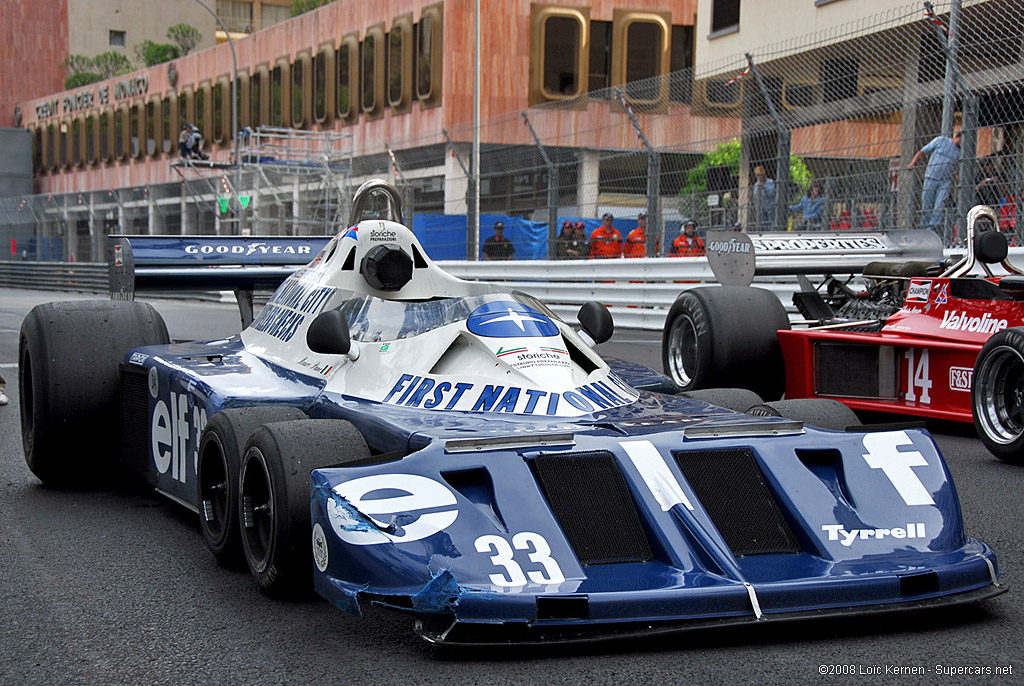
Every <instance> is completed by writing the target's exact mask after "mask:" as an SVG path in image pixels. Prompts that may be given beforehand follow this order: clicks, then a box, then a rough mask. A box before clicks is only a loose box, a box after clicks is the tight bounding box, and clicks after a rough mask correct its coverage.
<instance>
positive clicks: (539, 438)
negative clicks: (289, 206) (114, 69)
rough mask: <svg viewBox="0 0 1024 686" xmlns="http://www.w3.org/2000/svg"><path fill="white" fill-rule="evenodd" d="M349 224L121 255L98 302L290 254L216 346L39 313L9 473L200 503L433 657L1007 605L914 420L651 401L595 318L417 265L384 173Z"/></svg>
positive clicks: (251, 547) (227, 543)
mask: <svg viewBox="0 0 1024 686" xmlns="http://www.w3.org/2000/svg"><path fill="white" fill-rule="evenodd" d="M353 215H354V216H353V219H352V222H351V224H350V226H349V228H347V229H345V230H343V231H341V232H340V233H338V234H337V235H335V236H334V237H332V238H330V239H329V240H326V241H320V243H309V242H307V243H302V242H296V241H288V240H282V241H278V242H274V241H271V240H270V239H243V238H234V239H227V238H223V239H222V238H213V237H210V238H193V237H188V238H177V239H174V240H168V239H155V238H147V237H130V238H121V239H118V240H117V241H115V244H114V246H113V247H114V253H113V257H112V267H111V268H112V274H113V278H112V283H115V284H117V289H118V292H119V293H120V294H121V295H122V296H125V295H130V293H131V292H132V290H133V286H132V285H131V282H132V281H134V287H138V286H139V285H140V284H142V283H143V282H146V281H148V282H149V283H161V284H163V285H164V286H169V285H172V284H174V283H186V282H187V283H191V284H192V287H193V288H195V287H196V284H209V283H219V284H222V285H223V284H234V285H235V287H236V288H238V290H239V291H240V292H243V293H250V294H251V289H252V288H253V287H254V286H255V285H258V284H259V283H261V282H270V281H273V279H274V278H275V274H277V277H276V278H278V279H279V280H280V276H281V272H282V271H284V270H286V267H285V266H283V264H273V263H268V262H267V260H269V261H270V262H273V261H274V260H275V259H279V260H280V261H281V262H287V261H288V258H291V257H298V256H301V255H303V254H304V251H305V250H310V252H311V254H310V257H312V259H311V260H310V261H309V262H308V264H306V265H305V266H303V267H302V268H301V269H298V271H295V272H294V273H293V274H291V275H289V276H287V277H286V278H284V280H283V283H281V285H280V287H279V288H278V289H277V291H276V292H275V293H274V295H273V297H272V298H271V299H270V300H269V302H268V303H267V304H266V305H265V306H264V307H263V308H262V311H260V312H259V314H258V315H257V316H255V317H253V318H252V321H251V322H250V323H248V325H247V326H246V327H245V328H244V330H243V331H242V332H241V333H240V334H239V335H235V336H232V337H230V338H227V339H224V340H214V341H202V342H189V343H170V342H169V341H168V335H167V330H166V327H165V326H164V324H163V322H162V321H161V319H160V317H159V315H158V314H157V313H156V311H155V310H154V309H153V308H152V307H150V306H149V305H147V304H143V303H139V302H134V301H131V300H112V301H110V302H99V301H89V302H75V303H52V304H48V305H43V306H40V307H37V308H35V309H33V310H32V311H31V312H30V313H29V314H28V316H27V317H26V319H25V321H24V324H23V327H22V331H21V338H20V373H19V382H20V391H21V393H20V397H21V418H22V429H23V434H24V449H25V457H26V460H27V462H28V465H29V467H30V468H31V470H32V471H33V472H34V473H35V474H36V475H37V476H39V478H40V479H42V480H43V481H45V482H47V483H53V484H69V483H70V484H74V483H78V482H80V481H83V480H88V479H91V478H95V477H96V476H97V475H99V474H102V473H103V471H104V470H105V469H108V468H110V467H112V466H119V467H121V468H127V469H129V470H131V471H132V472H134V473H137V474H139V475H141V476H142V477H144V478H145V479H146V480H148V481H149V483H151V484H152V486H153V487H154V488H155V489H156V490H157V491H159V492H160V493H162V494H164V495H166V496H168V497H170V498H172V499H174V500H176V501H178V502H179V503H181V504H182V505H184V506H185V507H188V508H191V509H192V510H194V511H196V512H197V513H198V515H199V521H200V523H201V529H202V533H203V536H204V538H205V540H206V543H207V545H208V546H209V548H210V550H211V551H212V552H213V554H214V555H215V556H216V557H217V558H218V559H220V560H222V561H224V562H235V561H241V560H244V563H245V565H247V566H248V569H249V570H250V572H251V574H252V575H253V577H255V579H256V581H257V582H258V584H259V586H261V587H262V588H263V589H265V590H267V591H269V592H274V593H282V594H288V593H292V592H295V591H298V590H302V589H303V588H308V587H310V586H312V587H313V588H315V590H316V591H317V592H318V593H319V594H321V595H322V596H323V597H325V598H326V599H328V600H329V601H330V602H332V603H334V604H335V605H337V606H338V607H340V608H342V609H344V610H347V611H349V612H352V613H356V614H359V613H360V611H361V607H365V605H366V604H367V603H376V604H379V605H382V606H386V607H389V608H393V609H395V610H398V611H401V612H406V613H409V614H411V615H413V616H414V617H415V620H416V621H415V626H416V630H417V631H418V632H419V633H420V635H422V636H423V637H424V638H426V639H427V640H429V641H431V642H434V643H445V644H459V643H462V644H484V643H498V642H517V641H547V640H564V641H571V640H586V639H590V638H592V637H595V636H604V637H607V636H622V635H635V634H643V633H656V632H664V631H672V630H680V629H685V628H693V627H702V626H715V625H723V624H746V623H750V624H756V623H764V622H769V621H772V620H783V619H796V618H813V617H827V616H832V615H840V614H861V613H874V612H887V611H896V610H905V609H915V608H926V607H935V606H942V605H948V604H953V603H960V602H966V601H975V600H979V599H983V598H987V597H991V596H993V595H996V594H998V593H1001V592H1002V591H1004V590H1005V585H1003V584H1001V582H1000V581H999V577H1000V570H999V566H998V564H997V562H996V555H995V553H994V552H993V551H992V549H991V548H990V547H989V546H987V545H986V544H985V543H983V542H981V541H978V540H976V539H974V538H971V537H970V536H968V535H967V532H965V531H964V526H963V521H962V519H961V513H960V506H959V502H958V500H957V495H956V489H955V488H954V485H953V483H952V481H951V479H950V475H949V472H948V471H947V469H946V466H945V464H944V462H943V458H942V456H941V455H940V454H939V451H938V449H937V447H936V445H935V444H934V443H933V441H932V439H931V438H930V436H929V435H928V433H927V432H925V431H923V430H920V429H914V428H907V429H888V430H872V429H871V428H870V427H864V426H856V424H857V422H856V418H855V417H853V415H852V412H850V411H848V410H846V414H842V415H841V416H839V418H838V420H836V421H831V420H829V417H831V418H832V419H835V417H836V415H835V413H834V412H832V413H830V412H821V411H820V410H819V408H821V407H828V408H833V406H834V405H836V406H838V407H840V408H842V406H841V405H838V403H834V401H828V400H820V401H799V402H796V403H789V404H787V403H785V402H783V403H775V404H773V405H771V406H770V407H771V409H772V411H773V412H775V413H776V414H778V415H780V416H765V415H764V414H762V415H757V414H748V413H745V412H743V410H745V409H748V408H750V407H751V405H752V404H758V403H759V402H760V398H758V397H757V396H756V395H754V394H753V393H750V392H749V391H743V390H739V389H733V390H719V391H709V392H704V393H701V392H694V393H691V394H673V393H666V392H661V391H666V390H674V389H675V386H674V384H672V383H671V382H670V381H669V380H668V379H667V378H666V377H664V376H662V375H661V374H659V373H656V372H654V371H652V370H649V369H645V368H642V367H639V366H637V365H633V364H629V363H625V362H618V361H611V362H609V361H606V360H604V359H602V358H601V357H600V356H599V355H598V354H596V353H595V352H594V350H593V349H592V345H593V344H594V343H596V342H601V341H604V340H607V338H608V337H609V336H610V335H611V333H612V323H611V318H610V315H609V314H608V311H607V310H606V309H605V308H604V307H601V306H600V305H598V304H596V303H593V304H589V305H586V306H584V307H583V308H582V309H581V311H580V314H579V323H580V324H581V326H582V330H580V331H577V330H575V328H574V327H571V326H569V325H568V324H567V323H566V322H563V321H561V320H559V318H558V317H557V316H556V315H554V314H553V313H552V312H551V311H550V310H549V309H548V308H547V307H546V306H545V305H544V304H543V303H541V302H538V301H537V300H536V299H534V298H532V297H530V296H528V295H526V294H523V293H520V292H515V291H509V290H506V289H504V288H501V287H498V286H495V285H492V284H488V283H476V282H467V281H462V280H459V279H456V278H454V277H451V276H449V275H448V274H446V273H444V272H443V271H441V270H440V269H439V268H438V267H437V266H435V265H434V264H433V263H432V262H431V261H430V260H429V259H428V258H427V256H426V255H425V253H424V251H423V249H422V247H421V246H420V244H419V243H418V241H417V240H416V237H415V235H414V234H413V233H412V231H410V230H409V229H408V228H406V227H405V226H404V225H403V224H402V223H401V221H402V207H401V200H400V196H399V195H398V193H397V191H395V189H394V188H393V187H392V186H391V185H390V184H387V183H386V182H383V181H371V182H368V183H367V184H364V186H363V187H361V188H360V190H359V191H358V192H357V194H356V197H355V200H354V204H353ZM320 244H322V248H320V249H318V250H316V251H315V253H314V252H313V251H312V247H311V246H313V245H316V246H317V247H319V245H320ZM313 254H315V256H313ZM261 255H262V257H261ZM236 258H237V259H236ZM161 261H163V262H166V263H167V264H169V265H172V266H171V267H170V268H168V269H166V270H164V271H161V269H160V267H159V263H160V262H161ZM229 263H233V264H234V266H229ZM190 264H191V265H194V266H189V265H190ZM126 283H127V284H128V285H127V286H126V285H125V284H126ZM241 302H242V304H243V307H242V312H243V319H247V317H246V315H247V314H248V315H250V316H251V314H252V311H251V309H249V308H250V306H251V302H252V300H251V297H246V298H243V299H242V301H241ZM766 407H768V406H766ZM737 408H739V409H737ZM833 409H834V408H833ZM842 409H843V410H845V408H842ZM802 415H803V416H802ZM815 416H820V417H823V418H824V419H825V420H826V421H825V422H824V423H826V424H828V423H830V422H831V423H832V424H833V425H832V426H829V427H821V426H813V425H811V424H810V423H805V422H804V421H803V419H804V418H813V417H815ZM847 425H854V426H849V427H848V426H847Z"/></svg>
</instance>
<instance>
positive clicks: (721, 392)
mask: <svg viewBox="0 0 1024 686" xmlns="http://www.w3.org/2000/svg"><path fill="white" fill-rule="evenodd" d="M679 395H681V396H683V397H684V398H693V399H694V400H700V401H701V402H705V403H708V404H709V405H715V406H716V407H724V408H726V409H728V410H733V411H734V412H743V413H745V412H746V411H747V409H748V408H751V407H753V406H754V405H760V404H761V403H762V402H764V401H763V400H761V398H760V396H758V395H757V393H754V392H753V391H751V390H747V389H746V388H704V389H701V390H697V391H688V392H686V393H680V394H679Z"/></svg>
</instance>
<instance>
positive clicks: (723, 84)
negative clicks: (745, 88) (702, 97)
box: [704, 81, 742, 105]
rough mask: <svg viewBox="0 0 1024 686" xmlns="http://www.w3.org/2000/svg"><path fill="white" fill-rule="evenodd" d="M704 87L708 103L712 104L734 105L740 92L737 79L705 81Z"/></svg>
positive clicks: (738, 99)
mask: <svg viewBox="0 0 1024 686" xmlns="http://www.w3.org/2000/svg"><path fill="white" fill-rule="evenodd" d="M704 88H705V92H706V94H707V100H708V103H709V104H712V105H735V104H737V103H739V101H740V95H741V94H742V90H741V88H742V87H741V86H740V82H739V81H733V82H732V83H729V82H728V81H706V82H705V83H704Z"/></svg>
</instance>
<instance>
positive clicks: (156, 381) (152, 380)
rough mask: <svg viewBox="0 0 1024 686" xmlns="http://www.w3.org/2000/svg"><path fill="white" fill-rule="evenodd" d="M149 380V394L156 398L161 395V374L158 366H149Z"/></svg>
mask: <svg viewBox="0 0 1024 686" xmlns="http://www.w3.org/2000/svg"><path fill="white" fill-rule="evenodd" d="M147 382H148V383H149V394H150V395H151V396H153V397H154V398H158V397H160V374H159V372H157V370H156V367H150V368H149V376H148V377H147Z"/></svg>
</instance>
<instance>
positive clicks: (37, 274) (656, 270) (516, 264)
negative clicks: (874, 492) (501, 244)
mask: <svg viewBox="0 0 1024 686" xmlns="http://www.w3.org/2000/svg"><path fill="white" fill-rule="evenodd" d="M948 252H950V251H947V253H948ZM1009 254H1010V258H1011V260H1014V261H1015V262H1016V263H1018V264H1020V263H1024V248H1010V251H1009ZM437 264H438V265H439V266H440V267H441V268H442V269H444V270H445V271H447V272H448V273H450V274H452V275H453V276H457V277H459V278H462V279H472V280H480V281H489V282H493V283H499V284H501V285H504V286H507V287H509V288H514V289H517V290H521V291H524V292H526V293H529V294H530V295H533V296H535V297H537V298H539V299H540V300H541V301H543V302H545V303H547V304H548V305H549V306H550V307H551V309H552V310H553V311H554V312H555V313H556V314H558V315H559V316H560V317H562V318H563V319H564V320H565V321H568V322H573V321H575V319H576V313H577V311H578V310H579V308H580V306H581V305H583V304H584V303H586V302H588V301H591V300H596V301H597V302H600V303H602V304H604V305H607V306H608V307H609V309H610V310H611V313H612V316H613V318H614V320H615V324H616V326H618V327H621V328H627V329H646V330H650V331H660V330H661V329H662V328H663V327H664V324H665V317H666V316H667V315H668V308H669V307H671V306H672V303H673V302H674V301H675V299H676V296H678V295H679V293H681V292H682V291H684V290H686V289H688V288H695V287H697V286H706V285H711V284H715V283H717V282H716V280H715V277H714V274H712V272H711V268H710V267H709V266H708V262H707V260H706V259H705V258H703V257H682V258H642V259H617V260H580V261H548V260H536V261H533V260H531V261H510V262H465V261H458V262H438V263H437ZM754 285H756V286H758V287H760V288H764V289H767V290H770V291H772V292H773V293H775V295H776V296H778V298H779V300H780V301H781V302H782V303H783V305H785V306H786V308H787V310H789V311H790V312H791V314H792V313H795V308H794V307H793V306H792V297H793V293H794V292H796V291H797V290H798V289H799V286H798V284H797V280H796V277H795V276H790V277H787V276H766V277H757V278H756V279H755V281H754ZM0 287H3V288H33V289H43V290H58V291H71V292H74V291H78V292H87V293H106V292H108V276H107V265H106V264H96V263H82V262H78V263H75V262H17V261H0ZM175 297H195V298H202V299H214V300H224V301H233V300H234V298H233V297H222V296H221V294H220V292H218V291H210V292H207V293H199V292H195V293H189V294H182V293H176V294H175Z"/></svg>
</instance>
